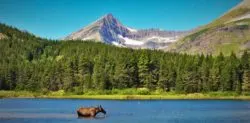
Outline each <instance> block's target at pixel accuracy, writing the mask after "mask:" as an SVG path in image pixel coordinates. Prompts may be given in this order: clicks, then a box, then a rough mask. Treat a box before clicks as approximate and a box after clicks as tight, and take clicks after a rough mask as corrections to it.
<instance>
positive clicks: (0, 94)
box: [0, 91, 250, 100]
mask: <svg viewBox="0 0 250 123" xmlns="http://www.w3.org/2000/svg"><path fill="white" fill-rule="evenodd" d="M3 98H41V99H46V98H47V99H93V100H250V96H246V95H211V94H203V93H192V94H151V95H119V94H111V95H100V94H96V95H73V94H72V95H71V94H64V95H50V94H46V95H45V94H40V93H32V92H26V91H25V92H22V91H21V92H19V91H0V99H3Z"/></svg>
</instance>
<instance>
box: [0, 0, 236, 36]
mask: <svg viewBox="0 0 250 123" xmlns="http://www.w3.org/2000/svg"><path fill="white" fill-rule="evenodd" d="M240 1H241V0H0V22H1V23H6V24H8V25H12V26H15V27H17V28H20V29H22V30H27V31H29V32H32V33H34V34H35V35H38V36H41V37H46V38H51V39H57V38H62V37H65V36H66V35H68V34H70V33H72V32H75V31H77V30H79V29H80V28H82V27H84V26H86V25H88V24H90V23H91V22H93V21H95V20H96V19H98V18H100V17H101V16H103V15H105V14H107V13H112V14H113V15H114V16H115V17H116V18H118V19H119V20H120V21H121V22H122V23H123V24H124V25H126V26H129V27H133V28H137V29H145V28H160V29H165V30H189V29H192V28H195V27H197V26H201V25H204V24H207V23H209V22H211V21H212V20H214V19H216V18H218V17H219V16H221V15H222V14H223V13H225V12H226V11H228V10H229V9H231V8H232V7H234V6H235V5H237V4H238V3H239V2H240Z"/></svg>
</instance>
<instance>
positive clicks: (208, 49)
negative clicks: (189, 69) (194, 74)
mask: <svg viewBox="0 0 250 123" xmlns="http://www.w3.org/2000/svg"><path fill="white" fill-rule="evenodd" d="M249 48H250V0H244V1H242V2H241V3H240V4H239V5H237V6H236V7H234V8H232V9H231V10H230V11H229V12H227V13H225V14H224V15H223V16H221V17H220V18H218V19H217V20H215V21H213V22H212V23H210V24H208V25H205V26H203V27H200V28H199V29H197V30H196V31H194V32H192V33H190V34H189V35H187V36H185V37H184V38H181V39H180V40H179V41H177V42H175V43H173V44H171V46H169V47H168V48H167V51H174V52H182V53H189V54H196V53H204V54H215V55H217V54H219V53H220V52H222V53H224V54H226V55H229V54H231V52H232V51H233V52H236V53H240V54H241V53H242V52H243V51H244V50H246V49H249Z"/></svg>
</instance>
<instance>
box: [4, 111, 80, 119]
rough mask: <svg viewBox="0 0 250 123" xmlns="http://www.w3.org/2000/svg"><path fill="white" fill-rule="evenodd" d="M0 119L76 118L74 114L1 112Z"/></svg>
mask: <svg viewBox="0 0 250 123" xmlns="http://www.w3.org/2000/svg"><path fill="white" fill-rule="evenodd" d="M0 118H62V119H71V118H77V115H76V114H60V113H13V112H1V113H0Z"/></svg>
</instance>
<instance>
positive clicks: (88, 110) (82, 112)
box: [77, 105, 106, 118]
mask: <svg viewBox="0 0 250 123" xmlns="http://www.w3.org/2000/svg"><path fill="white" fill-rule="evenodd" d="M100 112H102V113H103V114H104V115H105V116H106V111H105V110H104V109H103V108H102V106H101V105H99V106H97V107H80V108H79V109H78V110H77V114H78V117H80V118H81V117H83V118H95V117H96V115H97V114H98V113H100Z"/></svg>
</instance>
